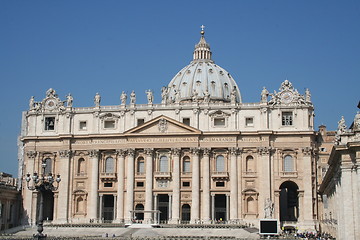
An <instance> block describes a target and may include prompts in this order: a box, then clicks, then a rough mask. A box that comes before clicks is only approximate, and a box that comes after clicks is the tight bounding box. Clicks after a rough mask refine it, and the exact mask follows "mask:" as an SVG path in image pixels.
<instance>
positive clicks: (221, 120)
mask: <svg viewBox="0 0 360 240" xmlns="http://www.w3.org/2000/svg"><path fill="white" fill-rule="evenodd" d="M214 126H217V127H224V126H225V118H214Z"/></svg>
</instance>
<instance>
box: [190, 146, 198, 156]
mask: <svg viewBox="0 0 360 240" xmlns="http://www.w3.org/2000/svg"><path fill="white" fill-rule="evenodd" d="M190 152H191V153H192V154H194V155H199V153H200V148H198V147H195V148H190Z"/></svg>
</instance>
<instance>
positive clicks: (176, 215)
mask: <svg viewBox="0 0 360 240" xmlns="http://www.w3.org/2000/svg"><path fill="white" fill-rule="evenodd" d="M171 150H172V155H173V159H174V167H173V178H172V180H173V193H172V201H173V202H172V208H171V212H172V214H171V216H172V217H171V219H170V223H172V224H177V223H179V221H180V152H181V149H180V148H173V149H171Z"/></svg>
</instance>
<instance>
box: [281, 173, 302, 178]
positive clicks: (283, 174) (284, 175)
mask: <svg viewBox="0 0 360 240" xmlns="http://www.w3.org/2000/svg"><path fill="white" fill-rule="evenodd" d="M280 176H282V177H297V176H298V174H297V172H280Z"/></svg>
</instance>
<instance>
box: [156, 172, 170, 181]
mask: <svg viewBox="0 0 360 240" xmlns="http://www.w3.org/2000/svg"><path fill="white" fill-rule="evenodd" d="M154 177H155V178H156V179H168V180H170V179H171V172H154Z"/></svg>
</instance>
